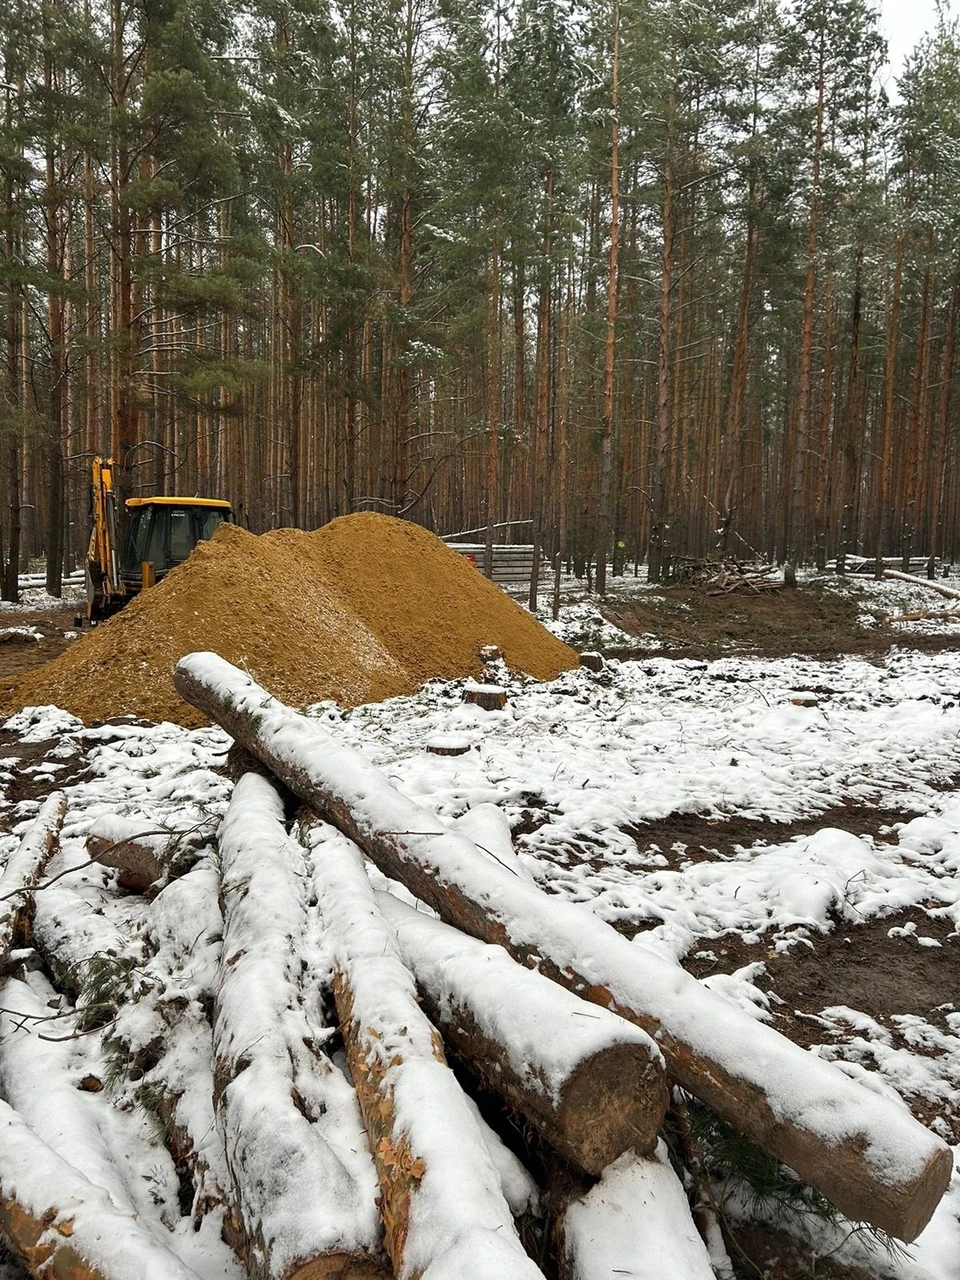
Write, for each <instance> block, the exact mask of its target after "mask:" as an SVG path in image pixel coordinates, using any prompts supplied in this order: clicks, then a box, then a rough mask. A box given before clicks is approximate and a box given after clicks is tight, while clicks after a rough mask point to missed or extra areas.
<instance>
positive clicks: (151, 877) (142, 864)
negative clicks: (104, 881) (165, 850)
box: [87, 835, 163, 893]
mask: <svg viewBox="0 0 960 1280" xmlns="http://www.w3.org/2000/svg"><path fill="white" fill-rule="evenodd" d="M87 853H88V854H89V855H90V858H91V860H92V861H94V862H99V863H100V865H101V866H104V867H111V868H113V869H115V870H116V872H117V883H118V884H119V885H120V888H121V889H128V890H129V891H130V892H132V893H146V892H147V890H148V889H149V888H150V886H151V885H152V884H154V883H155V882H156V881H157V880H159V879H160V876H161V875H162V874H163V868H162V867H161V866H160V863H159V861H158V859H157V855H156V852H155V851H154V850H153V849H152V848H151V847H150V846H149V845H148V844H146V843H143V842H139V841H137V840H123V841H116V840H109V839H107V838H105V837H104V836H98V835H89V836H87Z"/></svg>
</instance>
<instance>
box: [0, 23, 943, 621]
mask: <svg viewBox="0 0 960 1280" xmlns="http://www.w3.org/2000/svg"><path fill="white" fill-rule="evenodd" d="M0 32H2V50H0V56H2V60H3V66H2V86H0V92H2V97H0V111H2V117H0V186H2V193H0V210H2V216H0V254H2V283H0V331H2V337H0V346H2V353H3V354H2V372H0V378H2V396H0V547H2V561H3V570H4V573H3V593H4V595H5V597H7V598H15V596H16V590H17V571H18V568H21V567H23V566H24V565H25V564H27V563H28V562H29V561H30V560H31V559H33V558H34V557H38V556H45V557H46V564H47V586H48V590H51V591H53V592H58V590H59V586H60V582H61V574H62V573H63V572H64V571H69V570H70V569H72V568H74V567H75V566H76V565H77V564H79V563H81V562H82V560H83V556H84V550H85V546H86V540H87V535H88V521H89V475H90V461H91V458H92V457H93V456H94V455H96V454H101V455H110V456H112V457H114V458H115V459H116V461H117V465H118V475H119V482H120V485H121V491H122V492H123V493H124V494H125V496H128V497H129V496H136V495H146V494H168V495H172V494H181V495H193V494H201V495H206V496H214V497H223V498H228V499H230V500H231V502H232V503H233V504H234V509H235V512H236V515H237V519H238V520H239V521H240V522H241V523H242V524H244V525H245V526H246V527H247V528H249V529H251V530H252V531H254V532H261V531H263V530H266V529H268V528H274V527H277V526H280V525H292V526H299V527H303V528H314V527H316V526H318V525H320V524H322V523H324V522H326V521H328V520H330V519H332V518H333V517H335V516H338V515H343V514H346V513H349V512H354V511H360V510H374V511H380V512H383V513H385V514H388V515H394V516H400V517H403V518H406V519H410V520H414V521H416V522H418V523H420V524H422V525H424V526H426V527H427V528H430V529H432V530H434V531H436V532H438V533H441V534H443V535H452V534H456V533H460V532H464V533H467V534H468V535H469V536H470V538H471V539H472V540H476V541H483V539H484V537H496V538H497V539H498V540H508V541H521V542H533V543H535V544H536V545H537V546H538V547H540V548H542V556H543V572H545V570H546V567H547V566H548V565H549V564H555V563H562V564H564V565H569V567H570V568H571V569H572V570H573V571H575V572H577V573H580V574H582V573H584V572H585V571H589V572H590V573H591V574H592V575H594V577H595V583H596V586H597V588H598V589H599V590H601V591H602V590H603V589H604V587H605V582H606V576H607V573H608V571H609V570H608V565H612V569H613V572H615V573H617V572H622V571H623V570H624V568H629V569H630V570H631V571H632V570H633V567H634V566H635V565H638V564H639V565H645V566H646V568H645V569H644V570H643V572H644V573H646V574H647V575H648V576H649V579H650V580H651V581H654V582H657V581H662V580H666V579H668V578H669V577H670V575H671V574H672V573H673V572H674V571H675V569H676V566H677V565H678V564H680V563H682V562H683V561H684V560H685V559H689V558H696V557H709V556H715V555H716V556H729V557H737V558H741V557H742V558H746V559H757V558H761V559H769V560H776V561H778V562H781V563H782V562H790V563H795V564H804V563H807V564H820V565H823V564H825V563H826V562H827V561H828V560H836V561H837V562H838V564H839V567H841V568H842V567H843V566H844V564H845V562H846V560H847V558H848V557H850V556H853V555H857V556H866V557H871V556H872V557H876V556H878V555H884V556H896V557H901V556H902V557H903V558H905V559H909V558H910V557H911V556H918V555H922V556H940V557H943V558H944V559H951V560H953V559H956V558H958V553H960V469H958V463H960V394H958V393H957V389H956V387H955V383H956V381H957V365H958V363H960V353H958V352H957V350H956V348H957V329H958V319H960V316H958V313H960V33H958V28H957V25H956V23H955V22H954V21H953V20H952V19H950V17H949V14H948V12H947V10H946V9H943V10H941V16H940V20H939V23H938V25H937V27H936V29H935V30H934V32H933V33H932V34H931V35H930V36H929V37H927V38H926V39H925V40H924V41H923V42H922V43H921V45H920V46H919V47H918V48H917V49H916V50H915V52H914V54H913V56H912V57H911V58H910V59H909V60H908V61H907V64H906V66H905V68H904V71H903V73H902V75H901V76H900V77H899V79H898V80H896V81H895V82H894V81H891V80H890V78H889V73H887V72H885V71H884V68H885V63H886V50H885V47H884V42H883V39H882V38H881V35H880V33H879V26H878V18H877V14H876V13H875V11H874V10H873V9H872V7H871V5H870V4H869V3H868V2H867V0H715V3H713V4H710V5H705V4H702V3H699V2H697V0H510V2H509V3H507V0H239V3H237V4H236V5H224V4H223V3H216V0H14V3H13V5H12V7H10V6H4V7H3V11H2V13H0ZM488 530H489V531H491V532H490V533H489V534H488Z"/></svg>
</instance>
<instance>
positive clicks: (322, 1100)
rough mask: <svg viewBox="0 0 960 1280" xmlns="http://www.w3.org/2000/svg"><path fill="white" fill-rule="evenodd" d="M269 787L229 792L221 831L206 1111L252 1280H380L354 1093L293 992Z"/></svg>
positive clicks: (291, 946)
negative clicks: (222, 1155)
mask: <svg viewBox="0 0 960 1280" xmlns="http://www.w3.org/2000/svg"><path fill="white" fill-rule="evenodd" d="M283 816H284V815H283V804H282V801H281V800H280V797H279V795H278V794H277V791H276V789H275V788H274V787H273V786H272V785H271V784H270V783H269V782H268V781H267V780H266V779H265V778H263V777H260V776H259V775H258V774H254V773H249V774H245V775H244V776H243V777H242V778H241V779H240V780H239V782H238V783H237V785H236V788H235V790H234V793H233V796H232V798H231V801H230V805H229V807H228V809H227V813H226V816H225V817H224V820H223V825H222V828H221V832H220V850H221V855H222V859H223V872H222V882H221V894H222V898H223V907H224V936H223V949H222V953H221V955H222V958H221V963H220V972H219V978H218V990H217V997H216V1008H215V1012H214V1049H215V1053H216V1087H215V1095H216V1106H217V1115H218V1119H219V1122H220V1126H221V1129H222V1132H223V1136H224V1141H225V1147H226V1156H227V1163H228V1166H229V1169H230V1175H231V1179H232V1181H233V1185H234V1190H235V1203H236V1211H237V1218H238V1220H239V1222H240V1224H241V1225H242V1230H243V1235H244V1239H245V1242H246V1248H245V1253H246V1257H245V1262H246V1264H247V1267H248V1269H249V1271H250V1274H251V1275H252V1276H254V1277H255V1280H321V1278H322V1277H328V1276H329V1277H331V1278H332V1277H334V1276H335V1277H336V1278H337V1280H347V1278H349V1280H360V1278H361V1277H374V1276H384V1275H385V1274H387V1273H386V1271H385V1270H384V1268H383V1265H382V1263H381V1262H380V1257H381V1254H380V1250H379V1234H380V1231H379V1224H378V1222H377V1213H376V1178H375V1175H374V1169H373V1163H372V1161H371V1159H370V1156H369V1153H368V1152H367V1150H366V1142H365V1138H364V1132H363V1124H362V1121H361V1117H360V1112H359V1109H358V1107H357V1102H356V1098H355V1096H354V1092H353V1089H352V1088H351V1087H350V1085H349V1083H348V1081H347V1080H346V1078H345V1077H344V1075H343V1073H342V1072H341V1071H340V1070H338V1068H337V1067H335V1066H334V1065H333V1063H332V1062H331V1061H330V1060H329V1058H328V1057H327V1056H326V1054H325V1053H324V1051H323V1049H322V1047H321V1044H320V1042H321V1041H322V1039H324V1038H325V1037H326V1035H328V1034H329V1030H328V1029H327V1028H325V1027H322V1026H320V1025H319V1021H318V1019H316V1018H313V1017H310V1016H308V1012H307V1010H306V1009H305V1008H304V1006H303V1002H302V999H301V995H300V989H301V986H302V987H303V989H304V990H308V989H309V988H310V987H311V986H312V987H313V988H314V989H318V988H319V985H320V983H319V980H318V979H317V976H316V975H315V974H314V975H313V978H312V980H311V974H310V971H309V968H308V967H307V965H306V962H305V960H304V959H303V958H302V957H301V954H300V952H301V950H302V947H301V943H302V939H303V933H304V928H305V917H306V910H305V883H304V859H303V850H302V849H301V847H300V846H299V845H297V844H295V843H294V842H293V841H292V840H290V839H289V837H288V836H287V834H286V830H285V827H284V824H283Z"/></svg>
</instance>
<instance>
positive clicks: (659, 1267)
mask: <svg viewBox="0 0 960 1280" xmlns="http://www.w3.org/2000/svg"><path fill="white" fill-rule="evenodd" d="M558 1234H559V1237H560V1239H559V1248H558V1250H557V1253H558V1270H559V1277H560V1280H607V1278H608V1277H609V1276H615V1275H630V1276H634V1277H636V1280H663V1277H665V1276H669V1277H670V1280H714V1276H715V1272H714V1269H713V1267H712V1266H711V1263H710V1256H709V1254H708V1253H707V1249H706V1246H705V1245H704V1243H703V1240H702V1239H701V1238H700V1235H699V1233H698V1231H697V1228H696V1226H695V1225H694V1222H693V1219H692V1218H691V1216H690V1206H689V1204H688V1203H687V1195H686V1192H685V1191H684V1189H683V1186H682V1185H681V1183H680V1181H679V1179H678V1178H677V1175H676V1174H675V1173H674V1171H673V1168H672V1167H671V1164H670V1160H669V1158H668V1156H667V1152H666V1147H665V1146H664V1144H663V1143H662V1142H661V1143H660V1144H659V1146H658V1147H657V1150H656V1152H655V1153H654V1154H652V1155H648V1156H635V1155H630V1154H625V1155H622V1156H621V1157H620V1158H619V1160H617V1161H616V1163H614V1164H612V1165H611V1166H610V1167H609V1168H608V1169H606V1170H605V1171H604V1173H603V1175H602V1177H601V1178H600V1181H599V1182H598V1183H597V1184H596V1186H594V1187H591V1189H590V1190H589V1191H588V1192H587V1193H586V1194H585V1195H584V1196H582V1197H581V1198H580V1199H578V1200H575V1201H573V1203H572V1204H569V1205H567V1207H566V1209H565V1210H564V1213H563V1215H562V1217H561V1219H560V1222H559V1224H558Z"/></svg>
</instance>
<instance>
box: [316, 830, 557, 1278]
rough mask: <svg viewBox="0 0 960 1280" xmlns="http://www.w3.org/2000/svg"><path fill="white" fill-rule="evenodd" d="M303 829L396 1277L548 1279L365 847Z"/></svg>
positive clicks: (327, 833) (333, 833)
mask: <svg viewBox="0 0 960 1280" xmlns="http://www.w3.org/2000/svg"><path fill="white" fill-rule="evenodd" d="M303 835H304V837H305V839H306V840H307V842H308V844H309V846H310V848H311V851H312V855H313V856H312V863H313V882H314V885H315V887H316V890H317V900H318V905H319V910H320V916H321V920H322V922H323V927H324V933H325V937H326V939H327V944H328V946H329V948H330V951H331V955H332V960H333V968H334V976H333V990H334V996H335V998H336V1002H337V1012H338V1013H339V1015H340V1025H341V1027H342V1029H343V1038H344V1043H345V1046H346V1051H347V1060H348V1062H349V1064H350V1073H351V1075H352V1077H353V1081H354V1084H355V1086H356V1089H357V1097H358V1098H359V1100H360V1107H361V1110H362V1111H363V1117H364V1121H365V1122H366V1127H367V1138H368V1141H369V1143H370V1148H371V1150H372V1151H373V1156H374V1160H375V1161H376V1165H377V1177H378V1180H379V1183H380V1197H381V1200H380V1213H381V1217H382V1218H383V1224H384V1230H385V1233H386V1246H387V1252H388V1253H389V1254H390V1258H391V1261H392V1262H393V1268H394V1273H395V1274H396V1276H397V1277H398V1280H419V1278H420V1277H421V1276H422V1277H424V1280H542V1275H541V1272H540V1271H539V1269H538V1268H537V1267H536V1265H535V1264H534V1263H533V1262H532V1261H531V1260H530V1258H528V1257H527V1254H526V1253H525V1252H524V1249H523V1246H522V1244H521V1243H520V1240H519V1239H518V1237H517V1234H516V1231H515V1230H514V1226H513V1219H512V1215H511V1212H510V1207H509V1205H508V1204H507V1202H506V1199H505V1198H504V1194H503V1190H502V1188H501V1182H500V1175H499V1172H498V1170H497V1168H496V1166H495V1164H494V1162H493V1159H492V1158H491V1155H490V1152H489V1150H488V1148H487V1145H486V1142H485V1140H484V1135H483V1133H482V1132H481V1130H480V1127H479V1125H478V1124H477V1122H476V1118H475V1114H474V1112H473V1110H472V1108H471V1107H470V1106H468V1104H467V1102H466V1100H465V1098H464V1095H463V1092H462V1091H461V1088H460V1085H459V1084H458V1083H457V1080H456V1078H455V1076H454V1074H453V1072H452V1071H451V1070H450V1068H449V1067H448V1066H447V1064H446V1060H445V1058H444V1054H443V1046H442V1044H441V1042H440V1037H439V1036H438V1034H437V1032H436V1030H435V1029H434V1027H432V1026H431V1024H430V1023H429V1022H428V1020H427V1018H426V1016H425V1015H424V1013H423V1012H422V1010H421V1008H420V1005H419V1003H418V1001H417V992H416V988H415V986H414V982H413V978H412V976H411V974H410V972H409V970H408V969H407V968H406V967H405V965H404V964H403V961H402V959H401V958H400V954H399V952H398V950H397V943H396V937H395V935H394V933H393V931H392V930H391V928H390V926H389V925H388V924H387V922H386V921H385V920H384V918H383V916H382V915H381V914H380V911H379V909H378V907H377V905H376V902H375V900H374V893H373V888H372V886H371V885H370V882H369V880H368V879H367V874H366V872H365V871H364V868H363V859H362V858H361V856H360V852H359V850H358V849H357V848H356V847H355V846H354V845H353V844H352V842H351V841H350V840H348V839H346V838H345V837H344V836H343V835H341V833H340V832H339V831H337V830H336V829H335V828H334V827H331V826H329V825H328V824H327V823H324V822H316V823H310V824H308V825H307V826H305V827H304V828H303Z"/></svg>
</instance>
